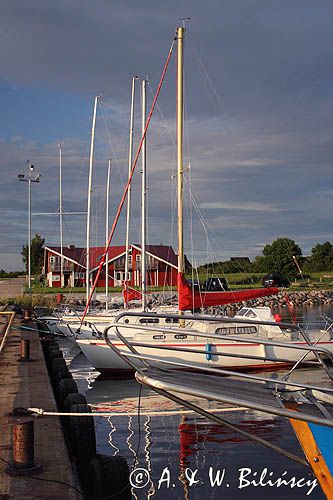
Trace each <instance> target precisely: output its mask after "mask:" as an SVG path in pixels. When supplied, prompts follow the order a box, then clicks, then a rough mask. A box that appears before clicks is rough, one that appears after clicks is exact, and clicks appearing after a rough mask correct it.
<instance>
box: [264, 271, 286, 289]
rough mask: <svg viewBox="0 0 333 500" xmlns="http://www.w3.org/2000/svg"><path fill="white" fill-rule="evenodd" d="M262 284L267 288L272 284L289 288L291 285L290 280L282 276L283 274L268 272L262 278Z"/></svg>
mask: <svg viewBox="0 0 333 500" xmlns="http://www.w3.org/2000/svg"><path fill="white" fill-rule="evenodd" d="M261 283H262V286H264V287H265V288H270V287H272V286H274V287H281V288H288V287H289V286H290V281H289V280H288V279H287V278H285V277H284V276H282V275H281V274H275V273H272V274H266V275H265V276H264V277H263V278H262V281H261Z"/></svg>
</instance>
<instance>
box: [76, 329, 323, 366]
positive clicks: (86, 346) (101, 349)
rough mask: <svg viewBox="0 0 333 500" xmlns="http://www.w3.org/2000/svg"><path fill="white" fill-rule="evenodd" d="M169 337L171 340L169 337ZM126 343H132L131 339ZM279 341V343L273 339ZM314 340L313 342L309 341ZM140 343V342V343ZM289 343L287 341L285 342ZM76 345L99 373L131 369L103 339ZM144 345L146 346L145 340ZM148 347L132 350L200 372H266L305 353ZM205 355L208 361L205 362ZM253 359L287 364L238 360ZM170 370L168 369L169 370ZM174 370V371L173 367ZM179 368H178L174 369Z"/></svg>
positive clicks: (229, 345)
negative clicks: (190, 350)
mask: <svg viewBox="0 0 333 500" xmlns="http://www.w3.org/2000/svg"><path fill="white" fill-rule="evenodd" d="M172 337H173V336H172ZM110 340H111V341H112V343H113V344H114V345H115V346H116V347H117V348H118V349H121V350H122V351H128V349H127V348H126V347H125V346H124V345H123V344H122V343H121V342H120V341H119V340H118V339H117V340H116V339H114V338H111V339H110ZM129 340H134V338H133V337H132V339H129ZM275 340H278V341H280V340H281V339H275ZM312 340H314V339H312ZM140 341H141V342H143V340H142V338H141V339H140ZM289 342H290V341H289ZM77 343H78V344H79V346H80V348H81V350H82V352H83V353H84V355H85V356H86V357H87V359H88V360H89V362H90V363H91V365H92V366H93V367H94V368H96V370H98V371H99V372H101V373H116V372H119V373H121V372H126V371H132V370H133V369H132V368H131V367H130V366H129V365H128V364H127V363H126V362H125V361H124V359H123V358H121V357H120V356H118V354H116V353H115V352H114V351H113V350H112V349H111V348H110V347H109V346H108V345H107V344H106V343H105V341H104V340H103V339H96V340H91V339H90V340H88V339H77ZM145 343H150V341H149V340H148V339H147V340H146V341H145ZM151 343H152V347H149V348H147V347H135V349H136V350H137V351H138V353H139V354H142V355H145V356H152V357H159V358H162V359H163V360H164V361H170V362H177V363H181V364H183V365H186V363H190V364H191V365H192V366H193V367H197V368H200V369H205V368H220V369H231V368H243V369H256V368H257V369H259V370H260V369H261V370H262V369H269V368H274V367H278V365H280V366H281V365H287V364H291V363H295V362H296V361H298V360H299V359H300V358H301V357H302V355H303V354H304V352H305V351H303V350H298V349H292V348H286V347H277V346H264V345H262V344H252V343H251V344H250V343H244V344H242V343H239V342H233V341H230V342H225V341H221V342H220V343H216V342H214V343H212V344H211V352H210V353H209V354H207V352H206V351H207V344H206V343H205V341H204V339H202V338H201V339H199V340H194V337H192V339H189V338H187V339H186V343H185V342H184V341H179V340H178V341H177V340H174V339H173V338H167V339H166V340H165V341H164V342H163V343H160V342H158V343H157V342H151ZM291 343H295V345H300V346H301V345H302V346H306V345H307V344H306V343H305V342H300V341H295V342H291ZM158 345H160V346H164V347H167V346H172V347H180V348H181V347H183V348H186V349H191V348H192V349H199V350H201V351H202V352H201V353H200V354H198V353H190V352H176V351H172V350H164V349H158V348H156V347H157V346H158ZM317 345H318V346H320V347H324V348H327V349H329V350H330V351H331V352H333V341H330V340H329V338H328V335H327V338H326V339H325V338H322V339H321V341H320V342H318V344H317ZM217 351H218V352H223V353H225V354H231V355H235V356H236V357H231V356H221V355H216V354H214V353H216V352H217ZM207 355H208V358H210V359H207ZM242 355H243V356H250V355H252V356H257V357H261V358H264V357H266V358H267V357H269V358H273V359H286V360H288V363H287V362H280V363H278V362H276V361H271V360H268V359H262V360H258V359H250V358H241V357H240V356H242ZM314 359H315V357H314V355H313V354H312V353H309V354H308V355H307V356H306V359H305V361H310V360H314ZM150 364H151V365H153V366H159V367H163V366H164V367H166V366H167V365H166V364H165V363H159V362H155V361H151V362H150ZM171 368H172V366H171ZM174 368H177V367H176V366H174ZM178 368H179V367H178Z"/></svg>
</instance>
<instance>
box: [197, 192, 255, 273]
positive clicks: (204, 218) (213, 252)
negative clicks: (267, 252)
mask: <svg viewBox="0 0 333 500" xmlns="http://www.w3.org/2000/svg"><path fill="white" fill-rule="evenodd" d="M193 191H194V190H192V192H191V193H192V195H191V196H192V199H193V203H194V205H195V206H196V210H197V213H198V215H199V218H200V220H201V224H202V225H203V226H207V228H208V229H209V232H211V233H212V235H213V240H214V241H215V243H216V245H217V246H222V247H223V248H224V244H223V243H220V242H219V240H218V239H217V238H216V237H215V236H214V231H213V229H212V227H211V225H210V224H209V222H208V219H207V218H206V216H205V214H204V212H203V210H202V209H201V208H200V205H199V201H198V196H197V195H196V194H193ZM195 196H196V198H197V199H195ZM206 235H207V238H208V232H207V231H206ZM208 241H209V240H208ZM209 246H210V252H209V253H211V254H212V255H215V256H216V257H218V255H217V254H216V252H215V251H214V249H213V247H212V245H209ZM236 265H238V269H239V270H241V271H242V272H244V273H245V274H248V271H247V270H246V269H245V268H244V267H243V266H242V265H241V264H240V263H237V264H236Z"/></svg>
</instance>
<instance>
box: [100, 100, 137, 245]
mask: <svg viewBox="0 0 333 500" xmlns="http://www.w3.org/2000/svg"><path fill="white" fill-rule="evenodd" d="M101 111H102V118H103V121H104V124H105V129H106V132H107V136H108V140H109V143H110V145H111V149H112V152H113V155H114V157H115V162H116V163H115V167H116V170H117V172H118V174H119V178H120V182H121V186H122V187H123V188H124V187H125V180H124V177H123V172H122V169H121V168H120V167H119V161H118V160H117V157H116V152H115V149H114V147H113V143H112V140H111V134H110V129H109V126H108V123H107V121H106V117H105V114H104V110H103V107H101ZM125 133H126V131H125V127H124V131H123V135H122V137H125ZM122 142H125V141H122ZM119 156H120V157H121V158H122V161H125V159H126V156H125V146H124V148H123V152H122V153H121V154H119ZM130 221H131V225H132V226H133V229H134V232H135V233H136V236H137V239H138V238H139V229H138V225H137V222H136V219H135V217H134V212H133V207H132V206H131V211H130Z"/></svg>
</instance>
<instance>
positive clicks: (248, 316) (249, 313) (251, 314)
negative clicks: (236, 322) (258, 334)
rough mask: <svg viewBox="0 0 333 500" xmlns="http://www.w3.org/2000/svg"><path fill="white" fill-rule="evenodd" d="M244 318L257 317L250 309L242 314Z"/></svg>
mask: <svg viewBox="0 0 333 500" xmlns="http://www.w3.org/2000/svg"><path fill="white" fill-rule="evenodd" d="M244 316H246V317H247V318H256V317H257V315H256V314H255V313H254V312H253V311H251V309H249V310H248V311H247V313H246V314H244Z"/></svg>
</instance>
